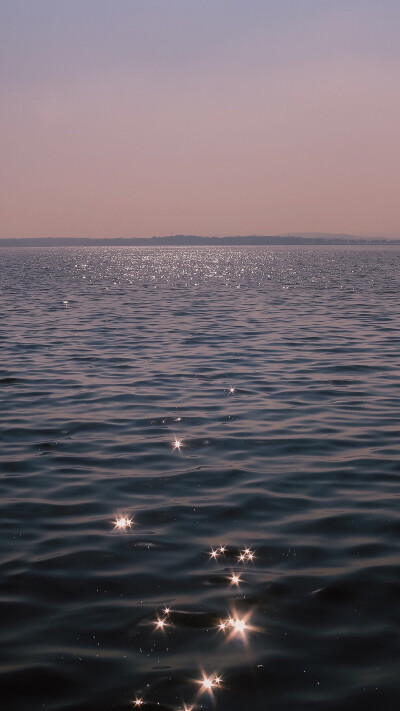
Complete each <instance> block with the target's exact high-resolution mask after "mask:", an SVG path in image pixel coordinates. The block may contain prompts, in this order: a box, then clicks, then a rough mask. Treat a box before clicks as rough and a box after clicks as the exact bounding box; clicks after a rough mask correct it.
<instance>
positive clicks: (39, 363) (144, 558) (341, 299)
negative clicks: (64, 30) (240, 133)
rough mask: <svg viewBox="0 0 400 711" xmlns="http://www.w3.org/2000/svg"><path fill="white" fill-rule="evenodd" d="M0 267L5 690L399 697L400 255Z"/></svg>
mask: <svg viewBox="0 0 400 711" xmlns="http://www.w3.org/2000/svg"><path fill="white" fill-rule="evenodd" d="M0 261H1V276H0V280H1V290H2V291H1V314H2V320H1V362H0V392H1V410H0V424H1V440H2V445H1V479H0V486H1V512H0V514H1V515H0V527H1V538H0V564H1V577H0V602H1V608H0V609H1V613H2V615H1V618H2V622H1V627H0V637H1V646H0V650H1V651H0V654H1V657H0V689H1V707H2V708H4V709H6V711H39V710H42V709H45V710H46V711H72V710H74V711H106V710H107V711H109V710H110V709H113V710H114V711H124V710H128V709H133V708H135V706H134V703H133V702H134V700H135V699H139V700H140V699H142V700H143V704H142V705H141V708H143V709H155V708H157V709H159V710H160V711H163V710H164V709H179V708H180V709H182V708H185V707H184V704H185V703H186V705H187V706H188V708H190V707H191V705H192V704H195V705H196V708H202V709H205V710H207V709H211V708H216V709H221V710H222V709H224V710H225V709H229V710H230V711H239V710H240V711H243V710H245V709H252V710H253V711H264V709H269V711H292V710H293V711H294V710H295V711H333V710H335V711H336V710H337V709H341V710H344V711H369V710H372V709H373V710H374V711H376V709H379V710H380V711H389V710H390V711H392V710H393V711H394V710H396V711H397V709H398V708H399V691H400V681H399V653H400V565H399V564H400V510H399V496H400V318H399V317H400V306H399V293H400V284H399V281H400V249H399V248H395V247H393V248H372V247H369V248H364V247H353V248H350V247H349V248H347V247H340V248H335V247H326V248H322V247H315V248H308V247H307V248H305V247H299V248H293V247H286V248H275V247H273V248H270V247H265V248H221V249H220V248H200V249H193V248H192V249H186V248H165V249H164V248H156V249H146V248H143V249H141V248H140V249H135V248H132V249H130V248H107V249H103V248H87V249H53V250H51V249H48V250H44V249H30V250H29V249H20V250H5V249H3V250H1V252H0ZM231 388H233V389H234V390H233V391H232V392H231ZM175 438H178V439H180V440H181V441H182V446H181V448H180V449H179V448H178V449H174V448H173V446H172V443H173V441H174V440H175ZM120 516H125V517H127V518H130V519H132V525H131V526H130V527H128V528H126V530H125V531H124V530H116V529H115V528H114V524H113V522H114V521H115V520H116V519H117V518H118V517H120ZM220 546H227V549H226V551H225V552H224V553H219V555H218V556H217V558H216V560H214V559H210V555H209V551H210V550H211V549H212V548H214V549H218V548H219V547H220ZM246 547H249V548H250V549H251V550H252V551H254V553H255V556H254V559H253V560H248V559H246V560H244V561H239V559H238V558H239V556H240V553H241V551H242V550H244V549H245V548H246ZM231 574H239V575H240V577H241V580H242V582H241V583H240V584H239V586H235V585H232V584H231V583H230V581H229V576H230V575H231ZM166 606H167V607H170V609H171V611H170V613H169V614H166V613H165V612H163V609H164V608H165V607H166ZM229 618H232V619H233V620H234V623H231V624H230V623H229V622H228V623H227V624H226V626H225V628H224V629H219V625H220V624H221V622H222V623H223V622H224V620H229ZM157 619H159V620H164V621H165V623H166V624H165V626H164V628H163V629H157V628H156V624H155V623H156V621H157ZM203 674H205V675H206V676H207V678H209V679H210V685H211V687H212V688H211V689H210V690H207V688H205V687H204V685H203V686H202V685H201V683H197V681H199V680H201V679H202V675H203ZM216 677H221V679H220V681H218V680H217V681H216Z"/></svg>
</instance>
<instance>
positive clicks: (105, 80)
mask: <svg viewBox="0 0 400 711" xmlns="http://www.w3.org/2000/svg"><path fill="white" fill-rule="evenodd" d="M399 21H400V5H399V3H397V2H395V1H394V0H383V1H382V2H381V3H379V4H378V3H376V2H375V1H374V0H354V1H353V2H351V3H349V2H348V0H337V2H336V3H328V2H321V0H297V1H296V2H293V1H292V0H281V2H279V3H277V2H273V1H272V0H249V1H248V2H247V3H243V2H241V1H240V0H213V2H211V0H203V1H202V2H201V3H200V2H194V3H187V2H185V1H184V0H168V2H165V1H163V0H147V1H146V3H143V2H139V1H138V0H130V1H128V0H115V2H113V3H110V2H107V0H80V1H79V2H78V1H77V0H69V2H68V3H61V2H52V1H51V0H37V1H36V2H35V3H31V2H29V1H28V0H3V2H2V3H1V6H0V47H1V49H0V60H1V61H0V98H1V101H2V118H1V130H0V148H1V154H2V162H1V167H0V210H1V214H2V221H1V229H0V238H13V237H16V238H19V237H35V238H38V237H45V236H51V235H57V236H58V237H88V236H90V237H95V238H102V237H108V236H109V235H110V234H111V235H118V236H120V237H150V236H152V235H155V234H174V235H175V234H191V235H196V234H204V235H215V236H222V235H230V234H231V235H240V234H253V235H260V234H263V235H276V234H288V233H289V234H293V233H297V234H298V233H299V232H302V233H310V232H330V233H336V234H337V233H347V234H356V235H375V236H377V237H379V236H399V235H400V220H399V214H398V207H397V203H398V198H397V182H398V180H397V174H398V165H399V159H400V142H399V140H398V126H399V124H400V88H399V87H400V82H399V66H400V46H399V43H398V40H397V28H398V26H399Z"/></svg>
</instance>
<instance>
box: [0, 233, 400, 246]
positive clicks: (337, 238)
mask: <svg viewBox="0 0 400 711" xmlns="http://www.w3.org/2000/svg"><path fill="white" fill-rule="evenodd" d="M302 244H303V245H313V244H319V245H399V244H400V239H399V238H393V239H389V238H384V237H357V236H353V235H328V234H327V235H309V236H300V235H285V236H277V235H272V236H251V235H250V236H242V237H241V236H238V237H201V236H197V235H173V236H170V237H148V238H141V237H131V238H129V237H128V238H122V237H116V238H111V237H110V238H107V237H104V238H90V237H31V238H28V237H20V238H18V237H14V238H8V239H7V238H5V239H0V247H154V246H164V247H201V246H231V247H234V246H262V245H275V246H278V245H302Z"/></svg>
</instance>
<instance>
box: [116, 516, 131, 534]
mask: <svg viewBox="0 0 400 711" xmlns="http://www.w3.org/2000/svg"><path fill="white" fill-rule="evenodd" d="M132 525H133V520H132V519H131V518H128V516H118V518H117V519H116V520H115V521H114V528H116V529H117V530H118V531H126V529H127V528H131V526H132Z"/></svg>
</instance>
